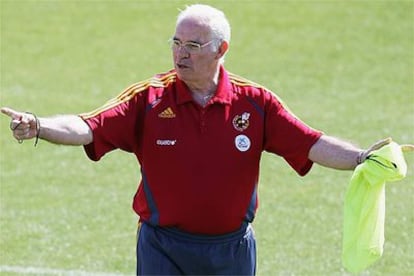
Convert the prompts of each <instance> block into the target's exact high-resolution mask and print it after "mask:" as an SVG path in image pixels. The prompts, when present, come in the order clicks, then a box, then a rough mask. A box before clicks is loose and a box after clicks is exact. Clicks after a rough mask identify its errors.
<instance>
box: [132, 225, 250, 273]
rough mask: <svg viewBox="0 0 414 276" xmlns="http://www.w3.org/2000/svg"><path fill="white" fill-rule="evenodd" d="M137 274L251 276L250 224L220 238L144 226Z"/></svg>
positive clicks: (138, 254)
mask: <svg viewBox="0 0 414 276" xmlns="http://www.w3.org/2000/svg"><path fill="white" fill-rule="evenodd" d="M138 231H139V232H138V243H137V275H254V274H255V272H256V240H255V238H254V233H253V229H252V227H251V225H250V224H246V225H244V226H243V227H241V228H240V229H239V230H238V231H236V232H233V233H229V234H226V235H220V236H199V235H192V234H188V233H183V232H181V231H178V230H176V229H171V228H162V227H154V226H151V225H149V224H147V223H143V224H142V225H141V227H140V228H139V230H138Z"/></svg>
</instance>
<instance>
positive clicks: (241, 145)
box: [234, 134, 251, 152]
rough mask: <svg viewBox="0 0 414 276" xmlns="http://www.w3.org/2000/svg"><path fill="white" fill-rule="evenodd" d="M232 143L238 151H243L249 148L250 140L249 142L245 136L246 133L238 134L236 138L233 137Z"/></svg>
mask: <svg viewBox="0 0 414 276" xmlns="http://www.w3.org/2000/svg"><path fill="white" fill-rule="evenodd" d="M234 145H235V146H236V148H237V149H238V150H239V151H241V152H245V151H248V150H249V149H250V146H251V142H250V139H249V137H247V136H246V135H243V134H240V135H237V136H236V138H235V139H234Z"/></svg>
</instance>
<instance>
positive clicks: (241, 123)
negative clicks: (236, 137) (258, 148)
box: [233, 112, 250, 131]
mask: <svg viewBox="0 0 414 276" xmlns="http://www.w3.org/2000/svg"><path fill="white" fill-rule="evenodd" d="M249 117H250V113H248V112H244V113H243V114H242V115H236V116H234V118H233V126H234V128H235V129H236V130H238V131H243V130H246V129H247V128H248V127H249V124H250V122H249Z"/></svg>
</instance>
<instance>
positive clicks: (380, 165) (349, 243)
mask: <svg viewBox="0 0 414 276" xmlns="http://www.w3.org/2000/svg"><path fill="white" fill-rule="evenodd" d="M406 173H407V164H406V162H405V159H404V156H403V153H402V149H401V147H400V146H399V145H398V144H397V143H395V142H391V143H390V144H388V145H386V146H384V147H382V148H380V149H379V150H376V151H373V152H372V153H371V154H370V155H369V157H368V158H367V159H366V160H365V161H364V163H362V164H360V165H358V166H357V167H356V169H355V171H354V173H353V175H352V177H351V181H350V184H349V186H348V189H347V192H346V195H345V202H344V218H343V219H344V224H343V240H342V263H343V266H344V267H345V268H346V269H347V270H348V271H350V272H353V273H358V272H361V271H363V270H365V269H366V268H367V267H368V266H370V265H371V264H373V263H374V262H375V261H377V260H378V259H379V258H380V257H381V256H382V253H383V246H384V222H385V183H386V182H390V181H397V180H400V179H403V178H404V177H405V176H406Z"/></svg>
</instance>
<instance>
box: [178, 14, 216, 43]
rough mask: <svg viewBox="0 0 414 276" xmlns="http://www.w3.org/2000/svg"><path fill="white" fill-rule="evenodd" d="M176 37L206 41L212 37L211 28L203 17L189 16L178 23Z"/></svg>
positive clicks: (184, 39) (182, 39)
mask: <svg viewBox="0 0 414 276" xmlns="http://www.w3.org/2000/svg"><path fill="white" fill-rule="evenodd" d="M174 37H175V38H177V39H179V40H181V41H196V42H205V41H206V40H209V39H211V28H210V26H209V25H208V24H207V23H206V22H203V20H201V18H197V17H188V18H184V19H183V20H181V21H180V22H178V23H177V26H176V28H175V34H174Z"/></svg>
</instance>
